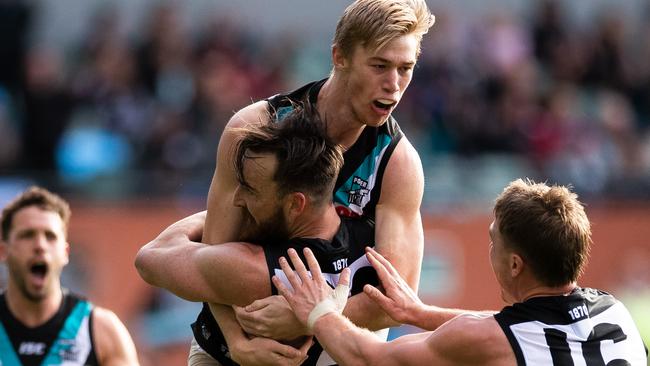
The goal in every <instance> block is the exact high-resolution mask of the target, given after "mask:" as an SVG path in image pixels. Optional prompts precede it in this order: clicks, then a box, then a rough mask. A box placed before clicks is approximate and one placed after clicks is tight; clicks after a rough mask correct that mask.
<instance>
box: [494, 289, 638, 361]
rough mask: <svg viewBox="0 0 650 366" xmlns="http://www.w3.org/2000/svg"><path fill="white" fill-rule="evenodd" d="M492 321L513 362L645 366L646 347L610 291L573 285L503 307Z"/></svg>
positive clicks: (624, 310) (625, 310)
mask: <svg viewBox="0 0 650 366" xmlns="http://www.w3.org/2000/svg"><path fill="white" fill-rule="evenodd" d="M494 317H495V319H496V321H497V322H498V323H499V325H500V326H501V328H502V329H503V331H504V332H505V334H506V337H507V338H508V341H509V342H510V345H511V346H512V349H513V351H514V353H515V356H516V358H517V365H518V366H524V365H528V366H531V365H548V366H573V365H586V366H605V365H609V366H616V365H619V366H623V365H630V366H646V365H647V349H646V348H645V346H644V344H643V341H642V340H641V336H640V335H639V331H638V329H637V328H636V326H635V325H634V321H633V320H632V317H631V316H630V313H629V312H628V311H627V309H626V308H625V306H624V305H623V304H622V303H621V302H620V301H618V300H616V299H615V298H614V297H613V296H612V295H610V294H608V293H605V292H602V291H599V290H594V289H590V288H577V289H576V290H574V291H573V292H572V293H571V294H570V295H568V296H547V297H534V298H531V299H529V300H526V301H525V302H523V303H518V304H514V305H512V306H507V307H505V308H504V309H503V310H502V311H501V312H499V313H498V314H496V315H495V316H494Z"/></svg>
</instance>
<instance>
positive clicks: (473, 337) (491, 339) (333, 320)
mask: <svg viewBox="0 0 650 366" xmlns="http://www.w3.org/2000/svg"><path fill="white" fill-rule="evenodd" d="M304 254H305V258H306V260H307V263H308V267H309V271H310V272H311V275H310V274H309V272H307V269H306V268H305V266H304V264H303V263H302V261H301V260H300V258H299V257H298V255H297V253H296V252H295V251H294V250H289V251H288V256H289V258H290V260H291V262H292V264H293V267H294V268H295V271H294V270H293V269H291V267H290V266H289V264H288V262H287V261H286V260H285V259H284V258H282V259H281V260H280V264H281V266H282V270H283V271H284V273H285V275H286V277H287V279H288V280H289V282H290V284H291V286H292V289H289V288H288V287H287V286H285V285H284V284H283V283H282V282H281V281H280V280H279V279H278V278H276V277H274V279H273V283H274V284H275V285H276V286H277V287H278V290H279V292H280V293H281V294H282V296H284V297H285V298H286V299H287V301H288V302H289V304H290V305H291V307H292V309H293V310H294V312H295V314H296V316H297V318H298V319H299V320H300V321H301V322H302V323H304V324H305V325H306V326H308V327H309V328H310V329H311V330H312V331H313V332H314V334H315V336H316V337H317V338H318V340H319V341H320V343H321V344H322V345H323V347H324V348H325V350H326V351H327V352H328V353H329V354H330V355H331V356H332V357H333V358H334V359H335V360H336V361H337V362H338V363H339V364H344V365H379V366H381V365H423V364H434V365H477V364H487V363H486V361H488V360H497V361H498V362H502V363H503V362H504V360H505V361H514V358H513V357H512V351H511V350H509V346H508V342H507V340H506V338H505V335H504V334H503V332H502V331H501V330H500V328H499V326H498V324H497V323H496V321H495V320H494V318H493V317H478V316H473V315H462V316H459V317H456V318H454V319H453V320H451V321H449V322H447V323H445V324H444V325H443V326H441V327H439V328H438V329H437V330H436V331H435V332H425V333H419V334H412V335H408V336H403V337H400V338H398V339H396V340H394V341H392V342H388V343H386V342H383V341H381V340H379V339H378V338H377V337H376V336H375V335H374V334H373V333H370V332H369V331H367V330H365V329H361V328H359V327H357V326H355V325H354V324H352V323H351V322H350V321H349V320H348V319H347V318H345V317H344V316H343V315H341V311H342V309H343V306H344V303H345V298H346V294H347V289H346V287H347V286H346V285H347V284H348V282H349V272H347V273H344V274H343V275H342V276H341V281H340V282H339V284H338V285H337V288H336V289H334V290H333V289H331V287H330V286H329V285H328V284H327V283H326V282H325V281H324V280H323V279H322V277H321V276H320V275H319V273H320V268H319V266H318V262H317V261H316V258H315V257H314V256H313V254H312V253H311V251H310V250H309V249H305V251H304ZM508 357H511V358H510V359H509V358H508ZM497 364H500V363H497Z"/></svg>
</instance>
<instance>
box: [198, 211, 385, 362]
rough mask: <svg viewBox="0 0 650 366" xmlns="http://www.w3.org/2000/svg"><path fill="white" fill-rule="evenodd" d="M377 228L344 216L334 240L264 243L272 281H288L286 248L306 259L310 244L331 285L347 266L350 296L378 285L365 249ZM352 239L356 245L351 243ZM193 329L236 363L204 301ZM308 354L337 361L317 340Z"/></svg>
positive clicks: (204, 344)
mask: <svg viewBox="0 0 650 366" xmlns="http://www.w3.org/2000/svg"><path fill="white" fill-rule="evenodd" d="M374 229H375V228H374V225H373V224H371V223H369V222H368V221H366V220H364V219H359V218H341V226H340V228H339V231H338V232H337V233H336V236H335V237H334V238H333V239H332V241H331V242H330V241H327V240H323V239H312V238H309V239H307V238H293V239H291V240H290V241H289V242H288V243H287V242H285V243H265V244H264V245H263V247H264V255H265V256H266V264H267V267H268V270H269V282H270V281H271V278H272V277H273V275H278V276H279V277H280V279H281V280H282V281H283V282H285V284H287V285H289V284H288V281H287V280H286V277H285V275H284V272H282V270H281V269H280V264H279V261H278V260H279V258H280V257H282V256H284V257H286V255H287V249H289V248H294V249H296V251H297V252H298V254H299V256H300V257H301V259H302V260H303V261H304V260H305V258H304V257H303V255H302V249H303V248H307V247H308V248H310V249H311V250H312V252H313V253H314V255H315V256H316V259H317V260H318V264H319V265H320V266H321V271H322V272H323V277H324V278H325V280H326V281H327V282H328V283H329V284H330V285H332V286H333V285H334V284H337V283H338V279H339V275H340V273H341V271H343V269H344V268H346V267H350V270H351V275H350V283H351V286H350V296H352V295H355V294H357V293H359V292H362V291H363V285H365V284H372V285H377V284H378V283H379V280H378V278H377V274H376V272H375V270H374V269H373V268H372V266H371V265H370V263H369V262H368V260H367V259H366V256H365V251H364V247H365V246H371V247H372V246H374ZM351 243H355V245H350V244H351ZM289 286H290V285H289ZM271 288H272V289H273V295H277V294H278V293H277V290H276V289H275V287H274V286H273V285H271ZM192 332H193V333H194V338H195V339H196V342H197V343H198V344H199V346H201V348H202V349H203V350H204V351H206V352H207V353H208V354H209V355H210V356H212V357H213V358H214V359H216V360H217V361H219V362H220V363H221V364H222V365H223V366H233V365H237V363H235V362H234V361H233V360H232V359H231V358H230V354H229V351H228V345H227V343H226V340H225V338H224V336H223V334H222V333H221V329H220V328H219V325H218V324H217V322H216V321H215V320H214V318H213V317H212V314H211V313H210V308H209V307H208V305H207V304H205V303H204V304H203V309H202V310H201V313H200V314H199V316H198V318H197V320H196V322H195V323H193V324H192ZM308 355H309V358H308V359H307V360H306V361H305V362H304V363H303V365H316V366H321V365H335V362H334V361H332V360H331V358H330V357H329V356H328V355H327V354H326V353H324V352H323V348H322V347H321V346H320V345H319V344H318V342H315V344H314V345H313V346H312V347H311V348H310V349H309V352H308Z"/></svg>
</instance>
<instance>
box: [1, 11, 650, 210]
mask: <svg viewBox="0 0 650 366" xmlns="http://www.w3.org/2000/svg"><path fill="white" fill-rule="evenodd" d="M537 3H538V5H536V6H532V7H531V12H530V14H508V13H507V12H503V11H501V12H498V13H497V12H495V13H490V12H487V13H486V14H487V15H484V16H481V17H479V18H475V19H459V17H458V16H453V15H451V14H446V13H445V11H444V10H438V9H436V8H435V6H433V10H434V13H436V16H437V23H436V25H435V26H434V27H433V28H432V30H431V32H430V34H429V35H427V36H426V37H425V41H424V43H423V46H422V47H423V53H422V56H421V59H420V61H419V63H418V66H417V68H416V70H415V73H414V78H413V81H412V83H411V86H410V89H409V91H408V92H407V93H406V94H405V97H404V99H403V101H402V102H401V104H400V106H399V107H398V108H397V111H396V113H395V114H396V117H397V118H398V121H399V122H400V125H401V126H402V128H403V129H404V130H405V131H406V133H407V136H409V138H410V139H411V140H413V142H414V144H415V145H416V147H417V148H418V150H419V152H420V154H421V155H422V158H423V161H424V163H425V171H429V172H430V174H434V175H435V174H436V172H439V170H438V169H439V167H437V166H435V163H431V162H435V161H439V160H436V159H435V158H436V157H449V156H452V157H454V158H455V159H457V160H455V161H458V160H465V161H471V160H472V159H477V158H480V157H482V156H498V157H501V158H498V159H497V160H496V161H497V164H496V165H499V162H500V161H504V162H505V161H508V159H509V158H512V157H514V158H516V159H518V161H524V162H525V164H526V166H527V167H528V168H529V169H530V172H532V173H530V174H531V175H533V178H537V179H541V180H552V181H557V182H559V183H565V184H572V185H574V186H575V187H576V189H577V190H578V191H579V192H581V193H582V194H587V195H592V196H600V195H602V196H609V197H617V198H622V197H627V198H634V199H638V198H650V62H648V60H650V42H648V39H650V6H648V9H647V14H645V16H643V17H641V18H642V19H644V20H645V21H643V22H640V23H633V22H628V21H627V19H626V18H625V17H624V16H623V15H622V13H620V12H617V11H615V9H603V11H602V12H601V13H600V14H601V15H600V16H599V17H596V18H594V19H593V21H592V22H589V23H587V24H577V23H575V22H572V21H571V20H570V19H569V17H568V16H567V14H566V11H565V9H563V8H562V3H561V2H559V1H540V2H537ZM26 4H27V3H22V2H11V1H10V2H5V3H0V28H2V31H0V52H1V54H2V55H3V56H2V57H0V170H1V171H2V172H3V173H2V175H3V176H19V177H30V178H32V179H36V180H43V179H49V180H50V182H49V185H50V186H52V185H53V184H55V183H53V182H52V180H55V181H56V182H58V183H56V184H59V185H60V187H61V190H66V187H74V188H75V189H76V191H83V190H84V189H86V190H92V187H95V188H97V187H101V188H102V192H104V194H106V192H107V191H110V189H108V190H107V188H106V187H107V186H106V184H107V183H106V182H107V181H111V177H113V178H114V177H120V180H119V184H118V186H119V188H116V190H117V192H118V193H119V194H124V195H129V194H138V193H140V192H142V191H146V192H149V193H152V194H155V193H156V192H159V193H169V192H170V191H173V190H176V189H178V186H179V183H178V182H186V185H184V186H183V187H185V188H184V189H188V190H189V191H191V192H193V193H196V194H197V195H199V196H201V197H204V196H205V193H206V191H207V187H208V184H209V179H210V176H211V174H212V170H213V167H214V163H215V153H216V146H217V143H218V141H219V136H220V133H221V131H222V130H223V127H224V125H225V123H226V122H227V121H228V119H229V118H230V116H231V115H232V114H233V112H234V111H236V110H237V109H239V108H241V107H243V106H245V105H247V104H249V103H250V102H251V100H258V99H260V98H264V97H267V96H270V95H272V94H274V93H277V92H280V91H287V90H290V89H292V88H294V87H297V86H299V85H300V83H302V82H306V81H309V80H308V79H309V78H314V77H318V76H319V75H321V76H322V77H325V76H326V75H327V72H328V70H329V67H330V63H329V61H330V60H329V47H328V46H329V45H327V44H323V45H320V46H322V47H321V48H322V49H320V50H319V51H317V52H316V54H315V55H314V54H309V52H314V51H313V50H314V46H315V45H308V44H305V43H304V42H305V40H302V39H301V38H300V37H299V35H298V34H293V35H292V36H290V37H289V36H286V37H280V38H275V39H268V37H266V36H265V35H263V34H259V33H256V32H255V30H254V29H248V28H243V27H239V26H238V25H237V23H236V21H235V20H234V19H231V18H227V17H223V16H222V17H220V16H219V14H215V16H214V17H212V18H210V19H213V20H212V21H210V22H206V23H205V24H201V25H200V26H199V27H198V28H195V29H199V31H195V32H190V31H189V29H190V28H189V27H188V24H185V23H184V22H183V20H182V18H181V17H179V16H178V12H177V11H176V9H175V8H174V6H173V5H170V4H167V3H156V4H157V5H155V6H154V7H153V8H152V9H151V11H150V12H149V15H148V17H147V19H146V20H144V21H143V22H142V23H141V24H140V29H139V30H138V31H137V32H134V35H126V36H125V35H123V34H121V33H120V32H119V31H118V29H119V25H120V14H119V11H118V10H117V9H113V10H112V11H111V10H110V9H102V11H100V12H98V13H97V15H96V16H95V17H94V18H93V19H92V20H91V22H89V26H88V28H87V31H86V33H85V34H84V36H83V37H82V38H83V42H81V43H80V44H77V45H75V47H74V49H67V50H57V49H53V48H50V47H47V45H42V44H31V43H30V42H29V39H30V38H29V37H30V31H31V29H32V28H31V27H32V23H33V18H34V17H35V9H34V8H30V7H29V6H28V5H26ZM309 63H311V64H312V65H307V66H306V65H305V64H309ZM313 64H318V65H313ZM305 69H312V70H313V69H317V70H321V71H320V74H318V75H316V76H314V75H301V72H302V71H301V70H305ZM499 159H502V160H499ZM97 181H101V182H103V184H104V185H97V184H89V183H95V182H97ZM188 182H198V183H196V186H194V187H189V188H188V187H187V186H188V185H191V184H190V183H188ZM88 187H91V188H88Z"/></svg>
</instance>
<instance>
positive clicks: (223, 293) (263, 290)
mask: <svg viewBox="0 0 650 366" xmlns="http://www.w3.org/2000/svg"><path fill="white" fill-rule="evenodd" d="M193 263H195V265H196V269H197V271H198V272H199V273H198V275H197V276H198V277H199V278H200V279H201V281H202V282H204V283H205V284H206V286H207V287H208V288H207V289H206V290H204V292H203V294H202V297H201V299H200V300H201V301H207V302H210V303H215V304H224V305H239V306H245V305H248V304H249V303H251V302H253V301H254V300H257V299H260V298H263V297H266V296H270V295H271V280H270V276H269V271H268V268H267V265H266V259H265V256H264V250H263V249H262V247H260V246H258V245H253V244H248V243H226V244H222V245H215V246H207V247H206V248H205V250H204V251H203V252H202V253H195V254H194V258H193Z"/></svg>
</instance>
